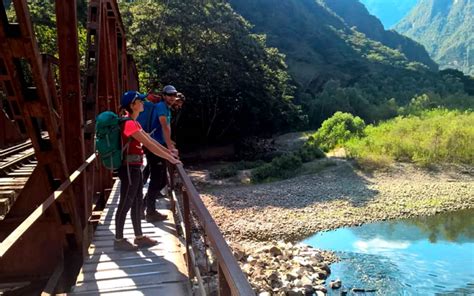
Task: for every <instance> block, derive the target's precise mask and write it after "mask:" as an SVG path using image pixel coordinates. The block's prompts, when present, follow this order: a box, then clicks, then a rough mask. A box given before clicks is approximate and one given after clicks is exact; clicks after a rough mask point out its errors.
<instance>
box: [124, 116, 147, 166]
mask: <svg viewBox="0 0 474 296" xmlns="http://www.w3.org/2000/svg"><path fill="white" fill-rule="evenodd" d="M141 130H142V127H141V125H140V123H138V121H135V120H126V121H125V122H124V123H123V128H122V143H123V144H124V145H126V144H127V143H128V141H129V138H130V139H131V141H130V144H129V145H128V149H127V148H126V149H125V150H124V152H123V153H124V156H125V155H127V154H128V155H140V156H141V157H142V159H143V148H142V143H140V142H139V141H137V140H135V139H134V138H133V137H132V135H133V134H134V133H136V132H138V131H141ZM124 158H125V157H124ZM129 164H132V165H142V164H143V161H140V162H129Z"/></svg>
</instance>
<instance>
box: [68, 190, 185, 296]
mask: <svg viewBox="0 0 474 296" xmlns="http://www.w3.org/2000/svg"><path fill="white" fill-rule="evenodd" d="M119 184H120V182H119V181H117V182H115V184H114V187H113V190H112V192H111V193H110V198H109V200H108V202H107V207H106V209H104V212H103V214H102V217H101V220H100V223H99V226H98V227H97V229H96V231H95V234H94V238H93V241H92V243H91V245H90V247H89V256H88V257H87V258H86V259H85V260H84V265H83V267H82V269H81V272H80V275H79V277H78V279H77V282H76V286H75V287H74V288H73V290H72V293H70V294H69V293H68V295H101V294H107V295H173V296H180V295H192V293H191V288H190V281H189V278H188V275H187V267H186V263H185V259H184V258H185V257H184V250H185V248H184V247H183V245H182V244H181V243H180V241H179V240H178V238H177V235H176V226H175V221H174V218H173V214H172V212H171V211H170V210H169V209H168V207H169V201H168V200H164V201H163V200H162V202H160V203H159V205H158V208H159V211H160V213H162V214H167V215H168V220H166V221H163V222H157V223H153V224H152V223H148V222H146V221H145V220H142V228H143V233H144V234H145V235H148V236H150V237H152V238H154V239H156V240H158V245H156V246H154V247H151V248H147V249H141V250H139V251H137V252H126V251H116V250H114V248H113V241H114V234H115V221H114V220H115V212H116V210H117V205H118V200H119V195H120V194H119ZM144 191H145V189H144ZM124 235H125V237H126V238H127V239H128V240H129V241H132V242H133V239H134V234H133V227H132V222H131V219H130V214H129V215H128V217H127V220H126V222H125V229H124Z"/></svg>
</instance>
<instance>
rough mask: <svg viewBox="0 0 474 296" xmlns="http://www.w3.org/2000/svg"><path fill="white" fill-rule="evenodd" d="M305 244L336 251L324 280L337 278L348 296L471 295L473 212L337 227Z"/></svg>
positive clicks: (337, 292) (473, 287) (473, 286)
mask: <svg viewBox="0 0 474 296" xmlns="http://www.w3.org/2000/svg"><path fill="white" fill-rule="evenodd" d="M303 243H306V244H308V245H311V246H313V247H316V248H320V249H326V250H333V251H336V252H337V254H338V256H339V257H340V258H341V259H342V260H341V262H339V263H335V264H332V265H331V276H330V278H329V279H328V281H327V282H328V283H329V281H330V280H332V279H336V278H339V279H341V281H342V284H343V289H342V290H346V291H348V294H347V295H387V296H388V295H474V210H463V211H458V212H454V213H449V214H439V215H435V216H432V217H424V218H417V219H406V220H397V221H391V222H381V223H371V224H366V225H363V226H360V227H351V228H340V229H337V230H334V231H330V232H324V233H318V234H316V235H314V236H312V237H310V238H308V239H306V240H304V241H303ZM352 288H362V289H365V290H372V289H374V290H375V292H365V293H352V292H351V289H352ZM328 295H341V289H339V290H330V289H329V291H328Z"/></svg>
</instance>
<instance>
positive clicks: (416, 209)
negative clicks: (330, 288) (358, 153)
mask: <svg viewBox="0 0 474 296" xmlns="http://www.w3.org/2000/svg"><path fill="white" fill-rule="evenodd" d="M335 162H336V164H337V165H334V166H330V167H328V168H326V169H324V170H323V171H321V172H319V173H316V174H311V175H303V176H297V177H295V178H292V179H288V180H284V181H278V182H273V183H268V184H258V185H229V183H225V184H226V185H225V186H215V185H214V186H212V188H208V189H206V187H205V186H204V187H203V188H202V189H200V192H201V193H202V198H203V201H204V202H205V204H206V205H207V207H208V209H209V211H210V213H211V215H212V216H213V217H214V219H215V221H216V223H217V224H218V225H219V227H220V229H221V231H222V232H223V233H224V235H225V236H226V239H227V240H228V241H229V242H230V243H231V246H232V247H233V249H234V252H235V251H236V249H244V250H246V252H247V253H248V254H250V255H249V256H250V258H255V256H257V258H259V257H260V258H262V255H261V252H259V251H258V249H259V248H261V247H262V246H265V247H267V248H268V247H271V246H275V245H276V246H278V245H279V244H280V245H281V241H287V242H293V243H295V242H298V241H299V240H302V239H304V238H306V237H308V236H310V235H312V234H314V233H316V232H319V231H326V230H331V229H335V228H339V227H343V226H355V225H360V224H362V223H367V222H371V221H380V220H388V219H399V218H408V217H413V216H426V215H433V214H436V213H440V212H447V211H454V210H460V209H466V208H474V170H473V169H472V168H466V167H449V168H447V167H444V168H443V169H440V168H438V169H435V170H425V169H419V168H416V167H414V166H412V165H408V164H396V165H394V166H393V167H391V168H390V169H388V170H386V171H383V172H382V171H377V172H374V173H365V172H361V171H359V170H356V169H354V168H353V166H352V165H351V163H349V162H347V161H344V160H335ZM277 241H280V242H279V243H277ZM236 246H238V247H236ZM298 248H299V247H298ZM317 252H319V254H320V256H319V257H318V258H323V259H321V260H320V262H319V264H323V265H324V264H330V263H332V262H333V261H334V260H335V257H334V256H331V254H330V253H328V252H320V251H317ZM275 260H276V259H271V260H270V261H271V262H274V261H275ZM252 261H254V260H252ZM290 262H291V261H290ZM240 263H241V266H242V267H243V270H244V271H246V273H247V274H248V276H249V279H251V282H252V285H253V286H254V287H257V288H258V289H256V290H257V291H259V293H260V292H263V291H268V292H271V290H269V287H267V289H264V287H265V285H262V284H261V282H260V283H259V282H255V280H254V279H252V278H253V277H254V275H252V273H250V274H249V273H248V267H249V263H248V262H247V261H246V260H244V261H241V262H240ZM273 265H275V264H273ZM280 265H281V264H280ZM280 265H278V264H277V265H275V266H276V267H278V266H280ZM291 265H292V266H294V264H293V263H292V264H291ZM271 266H272V264H269V266H268V268H267V269H269V271H268V272H267V273H268V274H269V276H270V275H272V274H273V275H272V277H274V278H276V275H275V274H274V273H272V272H271V271H275V270H277V268H276V267H275V268H273V269H272V268H270V267H271ZM315 270H316V273H317V272H318V270H317V269H315ZM278 272H280V273H279V274H278V275H279V276H280V282H279V284H277V285H276V286H277V287H278V286H282V287H286V288H285V289H286V293H287V292H288V288H291V287H293V288H294V289H296V288H297V286H296V284H299V283H300V282H299V281H298V279H297V280H296V281H293V282H290V283H286V282H285V281H284V279H285V278H287V277H289V275H288V272H289V270H287V271H284V272H282V271H278ZM257 278H258V277H257ZM301 278H304V277H300V279H301ZM324 278H325V277H320V278H317V277H315V278H314V281H313V288H314V287H315V284H323V280H324ZM266 282H267V283H268V281H266ZM282 283H283V284H282ZM316 287H317V286H316ZM273 288H274V289H273V291H272V292H273V293H271V294H274V293H275V292H276V291H278V295H280V294H281V293H282V292H283V290H282V289H281V288H280V289H278V288H275V287H273ZM300 288H301V287H300ZM303 291H304V289H303V288H301V289H300V291H299V292H300V293H301V295H304V292H303ZM321 292H323V291H319V293H321ZM323 293H324V292H323ZM281 295H286V294H285V293H283V294H281ZM295 295H299V293H298V294H295Z"/></svg>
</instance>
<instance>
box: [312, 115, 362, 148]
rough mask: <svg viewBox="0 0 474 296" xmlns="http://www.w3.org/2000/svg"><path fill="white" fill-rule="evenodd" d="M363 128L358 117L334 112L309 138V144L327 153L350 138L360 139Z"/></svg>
mask: <svg viewBox="0 0 474 296" xmlns="http://www.w3.org/2000/svg"><path fill="white" fill-rule="evenodd" d="M364 128H365V122H364V121H363V120H362V119H361V118H360V117H358V116H356V117H354V116H353V115H352V114H350V113H342V112H336V113H335V114H334V115H333V116H332V117H331V118H329V119H327V120H325V121H324V122H323V124H322V125H321V128H320V129H319V130H318V131H317V132H316V133H314V134H313V135H312V136H311V137H310V139H309V143H310V144H312V145H315V146H319V147H320V148H321V149H322V150H323V151H326V152H327V151H329V150H331V149H333V148H336V147H337V146H340V145H342V144H344V143H345V142H347V141H348V140H350V139H352V138H359V137H362V136H363V134H364Z"/></svg>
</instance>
